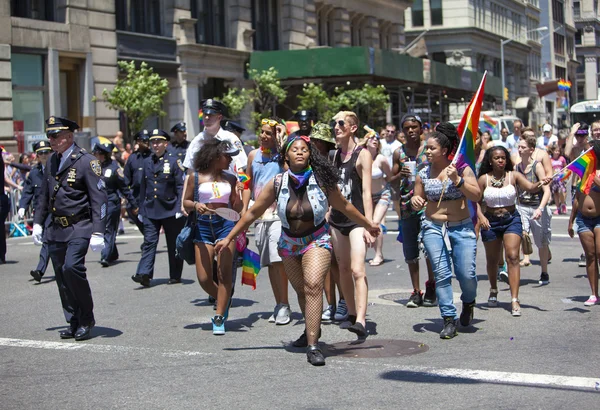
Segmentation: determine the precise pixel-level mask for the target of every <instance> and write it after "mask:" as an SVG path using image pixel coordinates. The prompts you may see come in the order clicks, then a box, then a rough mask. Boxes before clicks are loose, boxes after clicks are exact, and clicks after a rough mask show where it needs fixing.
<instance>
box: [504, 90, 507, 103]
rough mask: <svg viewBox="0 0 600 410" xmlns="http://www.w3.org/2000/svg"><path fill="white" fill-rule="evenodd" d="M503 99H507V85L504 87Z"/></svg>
mask: <svg viewBox="0 0 600 410" xmlns="http://www.w3.org/2000/svg"><path fill="white" fill-rule="evenodd" d="M504 101H508V87H504Z"/></svg>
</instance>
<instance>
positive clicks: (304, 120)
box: [288, 110, 315, 141]
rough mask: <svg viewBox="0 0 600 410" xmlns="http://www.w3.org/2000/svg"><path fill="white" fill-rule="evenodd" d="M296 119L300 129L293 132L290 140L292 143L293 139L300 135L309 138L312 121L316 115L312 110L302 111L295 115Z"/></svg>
mask: <svg viewBox="0 0 600 410" xmlns="http://www.w3.org/2000/svg"><path fill="white" fill-rule="evenodd" d="M294 118H295V119H296V120H297V121H298V126H299V127H300V129H298V130H297V131H294V132H292V133H291V134H290V136H289V137H288V139H289V140H290V141H291V140H292V139H293V138H296V137H297V136H300V135H304V136H306V137H308V136H309V135H310V132H311V131H312V124H311V121H312V120H314V119H315V114H314V113H313V112H312V111H310V110H300V111H298V112H297V113H296V114H295V115H294ZM303 126H304V127H303Z"/></svg>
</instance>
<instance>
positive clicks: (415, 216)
mask: <svg viewBox="0 0 600 410" xmlns="http://www.w3.org/2000/svg"><path fill="white" fill-rule="evenodd" d="M421 124H422V122H421V118H420V117H419V116H418V115H415V114H406V115H405V116H404V117H402V121H400V127H401V128H402V131H403V133H404V134H405V135H406V143H405V144H404V145H402V146H401V147H400V148H398V149H397V150H396V151H394V157H393V164H394V165H393V167H392V177H391V178H390V185H391V186H392V189H393V190H395V191H396V193H395V198H394V208H395V209H396V212H397V213H398V218H399V220H400V221H401V223H400V229H399V230H400V233H401V237H402V250H403V251H404V260H405V261H406V263H407V264H408V271H409V272H410V280H411V282H412V287H413V292H412V294H411V295H410V298H409V299H408V303H407V304H406V307H409V308H416V307H419V306H427V307H431V306H435V304H436V293H435V279H434V277H433V270H432V269H431V264H430V262H429V259H427V258H426V259H425V262H426V264H427V275H428V280H427V281H426V282H425V294H424V295H423V292H422V291H421V286H420V280H419V232H420V231H421V213H422V211H421V210H418V211H417V210H414V209H412V208H411V204H410V198H411V197H412V195H413V189H414V184H415V179H414V176H415V175H416V172H418V171H419V170H421V169H422V168H423V167H425V165H426V164H427V156H426V155H425V142H423V141H421V132H422V130H421ZM408 164H411V165H412V166H413V167H414V168H413V169H411V168H409V166H408ZM399 236H400V235H399Z"/></svg>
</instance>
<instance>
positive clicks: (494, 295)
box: [488, 289, 498, 307]
mask: <svg viewBox="0 0 600 410" xmlns="http://www.w3.org/2000/svg"><path fill="white" fill-rule="evenodd" d="M488 306H489V307H496V306H498V289H490V296H489V297H488Z"/></svg>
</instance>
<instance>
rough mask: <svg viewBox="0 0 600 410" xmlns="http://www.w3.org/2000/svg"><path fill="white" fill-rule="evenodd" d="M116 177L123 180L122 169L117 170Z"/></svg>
mask: <svg viewBox="0 0 600 410" xmlns="http://www.w3.org/2000/svg"><path fill="white" fill-rule="evenodd" d="M117 175H118V176H119V178H125V174H123V168H121V167H119V168H117Z"/></svg>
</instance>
